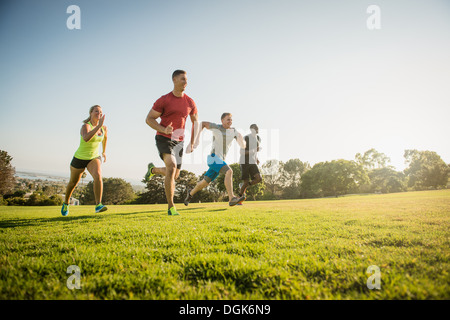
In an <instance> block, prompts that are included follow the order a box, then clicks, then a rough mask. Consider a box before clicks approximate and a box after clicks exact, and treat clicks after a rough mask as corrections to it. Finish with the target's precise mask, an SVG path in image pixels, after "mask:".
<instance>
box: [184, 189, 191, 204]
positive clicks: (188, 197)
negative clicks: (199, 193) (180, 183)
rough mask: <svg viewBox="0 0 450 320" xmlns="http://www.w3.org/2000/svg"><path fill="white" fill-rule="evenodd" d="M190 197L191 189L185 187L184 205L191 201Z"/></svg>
mask: <svg viewBox="0 0 450 320" xmlns="http://www.w3.org/2000/svg"><path fill="white" fill-rule="evenodd" d="M192 197H193V196H191V189H187V193H186V198H184V205H185V206H187V205H189V202H191V201H192Z"/></svg>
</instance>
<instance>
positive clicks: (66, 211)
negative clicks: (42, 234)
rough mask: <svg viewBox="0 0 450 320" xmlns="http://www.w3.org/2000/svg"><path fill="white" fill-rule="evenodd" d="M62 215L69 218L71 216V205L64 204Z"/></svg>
mask: <svg viewBox="0 0 450 320" xmlns="http://www.w3.org/2000/svg"><path fill="white" fill-rule="evenodd" d="M61 214H62V215H63V217H65V216H67V215H68V214H69V205H68V204H66V203H64V202H63V205H62V208H61Z"/></svg>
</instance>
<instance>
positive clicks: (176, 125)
mask: <svg viewBox="0 0 450 320" xmlns="http://www.w3.org/2000/svg"><path fill="white" fill-rule="evenodd" d="M152 109H153V110H155V111H157V112H160V113H161V116H160V118H161V122H160V123H159V124H160V125H162V126H163V127H167V126H168V125H169V124H170V123H171V122H172V127H173V133H172V135H167V134H164V133H161V132H159V131H158V132H157V133H156V134H157V135H161V136H164V137H167V138H170V139H172V140H176V141H183V139H184V126H185V124H186V118H187V116H188V115H193V114H196V113H197V106H196V105H195V102H194V100H192V99H191V98H189V97H188V96H187V95H186V94H184V95H183V97H181V98H179V97H176V96H175V95H174V94H173V93H172V92H170V93H168V94H166V95H164V96H162V97H161V98H159V99H158V100H156V102H155V103H154V104H153V108H152Z"/></svg>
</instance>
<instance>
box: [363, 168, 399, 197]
mask: <svg viewBox="0 0 450 320" xmlns="http://www.w3.org/2000/svg"><path fill="white" fill-rule="evenodd" d="M369 178H370V188H371V191H372V192H382V193H389V192H401V191H405V175H404V174H403V173H402V172H397V171H395V170H394V169H391V168H379V169H374V170H372V171H370V172H369Z"/></svg>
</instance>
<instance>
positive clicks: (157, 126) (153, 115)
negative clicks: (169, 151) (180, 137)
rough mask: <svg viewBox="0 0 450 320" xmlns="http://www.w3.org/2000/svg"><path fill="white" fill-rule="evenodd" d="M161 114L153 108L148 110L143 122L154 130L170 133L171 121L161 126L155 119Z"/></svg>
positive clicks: (171, 130)
mask: <svg viewBox="0 0 450 320" xmlns="http://www.w3.org/2000/svg"><path fill="white" fill-rule="evenodd" d="M160 116H161V112H158V111H155V110H153V109H151V110H150V112H149V113H148V115H147V118H146V119H145V122H146V123H147V124H148V125H149V126H150V127H151V128H152V129H154V130H156V131H158V132H161V133H165V134H172V132H173V127H172V122H171V123H170V124H169V125H168V126H167V127H163V126H162V125H160V124H159V123H158V121H156V119H158V118H159V117H160Z"/></svg>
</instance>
